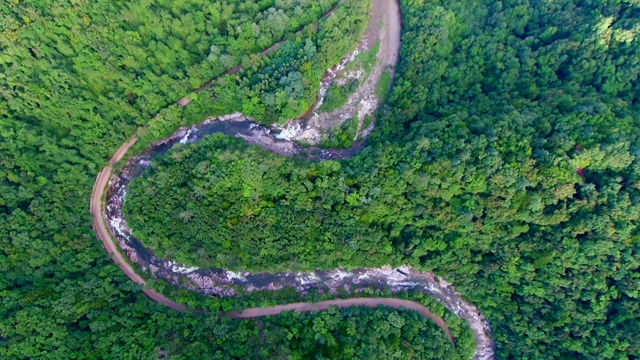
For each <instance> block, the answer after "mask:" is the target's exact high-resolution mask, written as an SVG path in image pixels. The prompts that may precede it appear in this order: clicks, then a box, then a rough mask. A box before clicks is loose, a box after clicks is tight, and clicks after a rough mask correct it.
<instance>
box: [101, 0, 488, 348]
mask: <svg viewBox="0 0 640 360" xmlns="http://www.w3.org/2000/svg"><path fill="white" fill-rule="evenodd" d="M373 2H374V7H375V6H376V4H380V3H383V2H381V1H379V0H377V1H373ZM394 2H395V1H394ZM396 4H397V3H396ZM398 17H399V14H398ZM399 21H400V19H398V22H399ZM398 37H399V34H398ZM180 105H183V104H180ZM186 105H187V104H184V105H183V106H186ZM215 133H222V134H225V135H228V136H234V137H239V138H242V139H244V140H245V141H247V142H248V143H251V144H254V145H257V146H260V147H262V148H264V149H266V150H269V151H271V152H274V153H276V154H279V155H282V156H288V157H293V156H297V157H302V158H305V159H307V160H310V161H321V160H327V159H346V158H348V157H350V156H352V155H353V154H355V153H358V152H359V151H361V150H362V148H363V142H359V143H357V144H355V145H354V146H353V147H352V148H349V149H346V150H329V149H319V148H301V147H299V146H298V145H297V144H295V143H293V142H292V141H289V140H282V139H278V138H276V137H275V136H274V135H273V134H272V132H271V130H270V129H268V128H265V127H263V126H261V125H260V124H258V123H257V122H255V121H253V120H252V119H249V118H247V117H245V116H243V115H242V114H239V113H236V114H231V115H227V116H223V117H218V118H211V119H207V120H206V121H204V122H203V123H201V124H197V125H193V126H191V127H189V128H181V129H179V130H178V131H176V132H175V133H174V134H173V135H172V136H170V137H168V138H166V139H163V140H161V141H158V142H155V143H153V144H151V145H150V146H149V147H148V148H146V149H145V150H144V151H142V152H141V153H140V154H139V155H136V156H131V157H129V158H128V159H127V160H126V163H125V165H124V166H122V167H121V168H120V169H119V171H118V172H117V173H113V165H114V164H115V163H117V162H119V161H120V160H121V159H122V158H123V157H124V155H125V154H126V152H127V151H128V150H129V148H130V147H131V146H133V145H134V144H135V142H136V141H137V138H136V137H135V136H134V137H132V138H131V140H130V141H128V142H125V143H124V144H123V145H122V146H121V147H120V148H119V149H118V151H116V153H115V154H114V156H113V157H112V158H111V160H110V161H109V164H108V165H107V166H106V167H105V168H104V169H103V170H102V171H101V172H100V173H99V174H98V177H97V178H96V182H95V184H94V189H93V194H92V197H91V203H90V210H91V213H92V215H93V223H94V229H95V231H96V233H97V236H98V238H99V239H100V240H101V241H102V243H103V246H104V248H105V250H106V251H107V253H109V254H112V258H113V260H114V261H115V262H116V263H117V264H118V265H119V266H120V268H121V269H122V270H123V272H124V273H125V274H126V275H127V276H128V277H129V278H130V279H131V280H132V281H134V282H136V283H138V284H140V285H142V286H143V287H144V286H145V285H146V281H145V280H144V278H142V277H141V276H140V275H139V274H137V273H136V272H135V270H134V269H133V268H132V266H131V265H130V264H129V262H128V261H127V259H128V260H129V261H130V262H133V263H136V264H139V265H140V266H142V269H143V271H145V272H146V271H149V272H150V273H151V277H153V278H164V279H166V280H167V281H169V282H170V283H171V284H172V285H175V286H182V287H184V288H187V289H190V290H193V291H198V292H200V293H202V294H205V295H211V296H236V295H237V290H238V289H242V291H243V292H246V293H251V292H253V291H256V290H269V291H275V290H279V289H282V288H285V287H293V288H295V289H296V291H298V292H300V293H302V294H304V293H306V292H307V291H309V290H311V289H318V290H320V291H326V292H331V293H336V292H337V291H338V289H339V288H344V289H347V290H348V289H350V288H352V287H356V288H358V289H364V288H366V287H388V288H390V289H391V290H392V291H393V292H398V291H404V290H418V291H421V292H423V293H425V294H428V295H430V296H432V297H434V298H435V299H437V300H438V301H440V302H442V303H443V304H444V305H445V307H446V308H447V309H448V310H449V311H451V312H453V313H454V314H456V315H457V316H458V317H460V318H461V319H463V320H465V321H466V322H467V323H468V325H469V327H470V328H471V329H472V331H473V332H474V341H475V344H476V349H475V356H474V358H475V359H494V358H495V352H494V343H493V340H492V338H491V335H492V334H491V329H490V326H489V324H488V322H487V321H486V319H485V317H484V316H483V315H482V314H481V313H480V311H479V309H478V308H477V307H475V306H473V305H471V304H469V303H467V302H466V301H464V299H463V298H462V296H461V295H460V294H459V293H458V292H457V291H456V290H455V288H454V287H453V286H452V285H451V284H449V283H448V282H446V281H445V280H444V279H442V278H440V277H438V276H436V275H435V274H433V273H430V272H426V273H422V272H417V271H413V270H412V269H411V268H410V267H408V266H403V267H400V268H396V269H393V268H391V267H383V268H371V269H367V268H361V269H356V270H350V271H346V270H344V269H340V268H339V269H333V270H315V271H310V272H295V273H294V272H291V271H287V272H283V273H274V274H272V273H250V272H232V271H228V270H226V269H198V268H189V267H186V266H183V265H181V264H176V263H174V262H172V261H170V260H166V259H159V258H157V257H155V255H154V254H153V251H151V250H149V249H147V248H145V247H144V246H143V245H142V243H141V242H140V241H139V240H138V239H136V238H135V236H133V235H132V233H131V229H129V227H128V226H127V224H126V221H125V217H124V214H123V213H122V205H123V204H124V201H125V197H126V192H127V185H128V184H129V182H130V181H131V179H133V178H135V177H137V176H140V175H141V174H142V173H143V172H144V170H145V169H146V168H147V167H148V166H149V164H150V163H151V161H152V160H153V159H154V158H155V157H157V156H159V155H162V154H164V153H166V152H167V151H168V150H169V149H171V147H173V146H174V145H175V144H177V143H181V144H187V143H192V142H196V141H199V140H200V139H202V138H203V137H204V136H207V135H210V134H215ZM105 191H106V197H105V200H104V203H103V195H104V194H105ZM103 205H104V206H103ZM114 239H115V242H114ZM118 247H119V248H120V249H121V250H122V251H123V252H124V253H125V254H126V257H127V259H125V258H124V256H123V255H122V254H121V252H120V251H119V249H118ZM142 291H143V292H144V293H145V294H146V295H147V296H148V297H149V298H151V299H152V300H154V301H156V302H158V303H161V304H164V305H166V306H168V307H170V308H172V309H175V310H178V311H184V310H186V309H187V308H186V306H184V305H181V304H178V303H176V302H174V301H172V300H170V299H168V298H166V297H165V296H163V295H162V294H160V293H158V292H156V291H154V290H152V289H144V288H143V289H142ZM331 305H335V306H339V307H346V306H354V305H358V306H369V307H376V306H378V305H384V306H390V307H395V308H400V307H402V308H407V309H410V310H415V311H418V312H419V313H420V314H422V315H423V316H425V317H427V318H429V319H431V320H433V321H434V322H435V323H436V324H438V325H439V326H440V327H441V328H442V329H443V330H444V331H445V332H446V333H447V335H448V336H449V339H450V340H451V341H452V342H453V338H452V337H451V334H450V332H449V329H448V328H447V327H446V324H445V323H444V321H443V320H442V319H441V318H439V317H436V316H434V315H433V314H431V313H430V312H429V310H428V309H427V308H426V307H424V306H422V305H421V304H419V303H416V302H412V301H407V300H400V299H394V298H358V299H345V300H330V301H324V302H320V303H316V304H309V303H296V304H288V305H280V306H275V307H269V308H253V309H246V310H244V311H242V312H240V313H236V312H231V313H227V314H225V315H227V316H230V317H232V318H250V317H260V316H268V315H276V314H279V313H281V312H282V311H290V310H295V311H312V310H325V309H326V308H328V307H329V306H331Z"/></svg>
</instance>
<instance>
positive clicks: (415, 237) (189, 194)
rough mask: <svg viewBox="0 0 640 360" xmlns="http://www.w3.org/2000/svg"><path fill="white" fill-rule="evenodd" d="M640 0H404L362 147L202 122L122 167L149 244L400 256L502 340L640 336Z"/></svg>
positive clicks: (260, 258)
mask: <svg viewBox="0 0 640 360" xmlns="http://www.w3.org/2000/svg"><path fill="white" fill-rule="evenodd" d="M639 12H640V9H639V8H638V5H637V4H633V3H626V2H625V3H613V2H609V3H608V2H600V3H581V4H576V3H573V2H568V1H565V2H554V3H531V4H529V3H527V2H497V3H496V2H486V3H481V2H475V3H474V6H469V4H468V3H467V2H466V1H453V2H447V3H444V2H443V3H440V2H438V1H430V2H427V1H425V2H423V1H416V2H405V3H404V6H403V24H404V35H403V48H402V52H403V56H402V58H401V64H400V65H399V68H398V72H399V76H398V78H397V80H396V84H395V87H394V89H393V91H392V93H391V94H390V99H389V101H388V104H387V105H386V106H384V107H383V108H382V109H381V110H380V112H379V120H378V131H376V132H375V133H374V134H373V138H372V139H371V141H370V146H369V147H368V148H367V149H365V150H364V151H363V153H362V154H361V155H359V156H356V157H354V158H353V159H351V160H348V161H344V162H333V161H329V162H321V163H315V164H314V163H308V162H304V161H300V160H290V159H283V158H281V157H278V156H276V155H273V154H270V153H267V152H265V151H262V150H259V149H255V148H251V147H247V146H246V145H243V144H242V143H239V142H238V141H235V140H230V139H223V138H220V137H213V138H211V139H208V140H205V141H203V142H201V143H200V144H193V145H189V146H186V147H183V148H178V149H176V150H174V151H173V152H171V153H170V154H169V155H168V156H166V157H165V158H162V159H159V160H158V161H157V162H156V163H155V164H154V165H153V168H152V171H150V172H149V174H147V176H146V177H145V178H143V179H138V180H136V181H134V183H133V185H132V192H131V194H130V196H129V200H128V202H127V209H126V210H127V213H128V214H129V219H130V222H131V225H132V227H133V228H134V231H136V232H137V233H138V234H139V235H140V237H141V238H142V239H143V240H144V241H146V242H147V243H148V244H150V245H151V246H153V247H155V248H156V249H158V251H159V252H160V253H161V254H164V255H167V256H170V257H172V258H175V259H180V260H184V261H186V262H188V263H192V264H198V265H217V266H220V265H223V266H229V267H232V268H250V269H271V270H274V269H275V270H277V269H282V268H283V267H293V268H315V267H321V268H331V267H335V266H338V265H346V266H377V265H382V264H386V263H392V264H395V265H397V264H404V263H407V264H411V265H413V266H415V267H418V268H421V269H425V270H433V271H435V272H436V273H437V274H440V275H442V276H444V277H445V278H446V279H450V280H451V281H453V282H454V284H456V285H457V286H458V288H459V289H461V291H462V293H463V294H465V296H467V297H468V298H469V299H470V300H471V301H473V302H474V303H476V304H478V305H479V306H480V307H481V308H482V310H483V311H484V312H485V314H486V315H487V316H488V318H489V321H490V322H491V324H492V326H493V328H494V334H495V338H496V340H497V341H498V346H499V354H500V353H501V352H502V353H503V354H510V356H513V357H515V358H579V357H594V358H603V357H604V358H611V357H620V356H625V355H629V354H635V355H637V354H638V353H639V352H640V342H639V341H638V338H637V336H636V335H635V333H636V329H637V328H638V325H639V322H638V317H639V316H640V309H639V306H638V301H637V298H638V296H639V293H638V291H639V289H638V283H639V281H638V280H639V277H640V273H639V272H638V268H639V267H640V257H639V251H640V243H639V239H640V236H639V235H638V231H637V226H636V224H637V221H638V218H639V216H640V208H638V200H639V195H640V193H639V191H638V190H640V182H639V178H638V176H639V172H638V170H639V164H638V159H637V155H638V154H639V152H638V131H639V130H638V126H639V125H640V124H639V122H640V106H639V105H638V94H640V81H639V80H638V72H639V71H640V54H639V51H640V46H639V41H640V40H638V38H637V37H636V36H637V35H638V31H639V30H640V21H638V14H639Z"/></svg>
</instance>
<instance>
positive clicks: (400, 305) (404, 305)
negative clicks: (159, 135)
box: [90, 0, 493, 359]
mask: <svg viewBox="0 0 640 360" xmlns="http://www.w3.org/2000/svg"><path fill="white" fill-rule="evenodd" d="M343 1H344V0H343ZM387 1H390V2H393V3H394V6H398V4H397V0H385V1H380V0H377V1H376V0H374V1H373V4H374V6H383V7H384V6H385V3H387ZM387 5H388V4H387ZM333 10H334V9H332V10H331V12H333ZM378 11H384V9H382V10H381V9H378ZM328 15H329V14H325V16H323V17H326V16H328ZM400 22H401V18H400V14H399V13H398V19H397V22H396V23H393V24H390V23H385V24H384V26H392V27H399V26H400ZM275 45H277V44H275ZM275 45H274V46H275ZM387 51H388V52H389V53H393V54H394V56H397V48H392V49H391V48H390V49H388V50H387ZM238 70H239V69H238V68H234V69H232V70H230V71H229V72H235V71H238ZM207 85H210V83H208V84H205V85H204V86H203V87H201V88H200V89H198V90H197V91H196V92H199V91H201V90H202V89H204V88H206V87H207ZM189 102H190V100H189V99H188V98H183V99H181V100H180V101H178V103H177V104H178V105H180V106H187V105H188V104H189ZM136 141H137V137H136V136H133V137H132V138H131V139H130V140H129V141H127V142H125V143H124V144H122V146H120V148H119V149H118V150H117V151H116V152H115V154H114V155H113V156H112V157H111V159H110V160H109V163H108V165H107V166H105V167H104V169H102V171H101V172H100V173H99V174H98V176H97V178H96V181H95V183H94V188H93V193H92V196H91V200H90V212H91V214H92V217H93V228H94V230H95V231H96V235H97V237H98V239H100V241H101V242H102V244H103V247H104V249H105V251H106V252H107V253H108V254H110V255H111V258H112V260H113V261H114V262H115V263H116V264H118V266H119V267H120V269H121V270H122V271H123V272H124V273H125V275H126V276H127V277H128V278H129V279H131V280H132V281H134V282H135V283H137V284H139V285H141V286H142V292H143V293H144V294H145V295H147V296H148V297H149V298H150V299H151V300H153V301H155V302H157V303H160V304H163V305H165V306H167V307H169V308H171V309H174V310H177V311H186V310H189V309H188V308H187V307H186V306H185V305H182V304H178V303H176V302H175V301H172V300H170V299H168V298H167V297H166V296H164V295H162V294H160V293H158V292H157V291H155V290H153V289H147V288H145V287H146V281H145V280H144V279H143V278H142V277H141V276H140V275H139V274H137V273H136V271H135V270H134V268H133V267H132V266H131V264H129V262H128V261H127V259H125V257H124V256H123V255H122V253H121V252H120V251H119V249H118V246H117V245H116V243H115V242H114V239H113V237H112V235H111V233H110V232H109V230H108V229H107V227H106V225H105V220H106V219H105V216H104V214H105V212H104V208H103V196H104V193H105V189H106V187H107V185H108V183H109V180H110V179H111V176H112V170H113V166H114V164H116V163H117V162H119V161H120V160H121V159H122V158H123V157H124V155H125V154H126V153H127V151H128V150H129V149H130V148H131V147H132V146H133V145H134V144H135V143H136ZM330 306H337V307H340V308H346V307H350V306H366V307H370V308H376V307H378V306H387V307H391V308H396V309H407V310H412V311H417V312H418V313H419V314H421V315H422V316H424V317H425V318H427V319H430V320H431V321H433V322H435V323H436V324H437V325H438V326H439V327H440V328H442V330H443V331H444V332H445V333H446V335H447V337H448V338H449V341H450V342H451V343H454V339H453V336H452V335H451V331H450V330H449V328H448V327H447V325H446V323H445V322H444V320H443V319H442V318H441V317H438V316H435V315H434V314H432V313H431V312H430V311H429V309H428V308H426V307H425V306H423V305H421V304H419V303H417V302H414V301H409V300H402V299H396V298H355V299H338V300H328V301H322V302H318V303H293V304H287V305H278V306H273V307H267V308H250V309H246V310H243V311H241V312H227V313H222V314H220V315H221V316H228V317H230V318H233V319H245V318H257V317H264V316H273V315H278V314H280V313H282V312H286V311H298V312H310V311H323V310H327V309H328V308H329V307H330ZM191 311H194V312H203V311H202V310H199V309H191ZM472 329H473V328H472ZM473 330H474V332H475V333H476V336H478V332H479V331H481V330H476V329H473ZM489 340H490V338H489ZM476 343H477V344H478V342H476ZM478 346H479V345H478ZM490 347H491V348H492V345H491V346H490ZM479 348H480V347H478V348H477V349H479ZM479 354H480V352H478V351H476V358H482V359H492V358H493V352H492V351H490V352H489V353H487V352H485V353H484V354H485V355H483V356H481V357H479V356H478V355H479ZM486 354H489V355H488V357H487V356H486Z"/></svg>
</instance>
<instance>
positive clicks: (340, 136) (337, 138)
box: [320, 116, 358, 149]
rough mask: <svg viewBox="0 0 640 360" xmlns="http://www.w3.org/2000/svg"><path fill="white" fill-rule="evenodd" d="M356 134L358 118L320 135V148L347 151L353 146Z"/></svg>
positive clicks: (353, 118)
mask: <svg viewBox="0 0 640 360" xmlns="http://www.w3.org/2000/svg"><path fill="white" fill-rule="evenodd" d="M357 132H358V118H357V117H355V116H354V117H352V118H351V119H349V120H347V121H345V122H344V123H342V124H340V125H336V126H335V127H333V128H331V129H329V130H327V131H326V133H324V134H322V141H321V142H320V147H324V148H333V149H347V148H349V147H351V145H353V141H354V139H355V137H356V133H357Z"/></svg>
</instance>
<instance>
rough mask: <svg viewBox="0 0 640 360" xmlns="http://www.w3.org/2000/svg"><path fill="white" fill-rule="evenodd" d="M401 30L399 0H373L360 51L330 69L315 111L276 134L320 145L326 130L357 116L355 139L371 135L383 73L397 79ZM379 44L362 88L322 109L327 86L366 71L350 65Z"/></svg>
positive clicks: (324, 80)
mask: <svg viewBox="0 0 640 360" xmlns="http://www.w3.org/2000/svg"><path fill="white" fill-rule="evenodd" d="M401 29H402V17H401V14H400V5H399V4H398V2H397V0H373V6H372V8H371V17H370V20H369V25H368V27H367V30H366V31H365V33H364V36H363V39H362V41H361V42H360V44H358V48H357V49H356V51H355V52H354V53H352V54H351V55H350V56H347V57H346V58H345V59H344V60H343V61H342V62H341V63H340V64H339V65H338V66H336V67H334V68H333V69H329V70H328V72H327V74H326V75H325V78H324V79H323V80H322V82H321V84H320V92H319V99H320V100H319V101H318V103H317V104H316V105H315V106H314V108H313V109H312V111H311V112H310V113H309V114H308V115H306V116H305V117H303V118H301V119H297V120H292V121H290V122H288V123H287V124H286V125H285V126H277V125H276V126H274V127H273V129H274V130H275V131H277V132H279V134H278V135H276V136H277V137H278V138H281V139H288V140H296V141H302V142H305V143H308V144H312V145H316V144H318V143H320V141H321V138H322V134H323V133H324V132H325V131H326V130H328V129H331V128H333V127H335V126H338V125H340V124H342V123H344V122H345V121H347V120H349V119H350V118H352V117H354V116H355V117H357V118H358V121H359V125H358V131H357V132H356V136H355V138H354V141H355V140H356V139H358V138H365V137H366V136H368V135H369V133H370V132H371V130H372V129H373V126H374V123H373V122H371V123H370V124H368V125H367V126H366V127H365V126H364V125H365V119H366V117H367V116H372V115H373V113H374V111H375V110H376V109H377V108H378V105H379V103H380V99H379V96H378V94H377V93H376V90H377V87H378V83H379V82H380V78H381V76H382V74H383V73H384V72H385V71H388V72H389V74H390V76H391V77H392V78H393V75H394V68H395V66H396V64H397V63H398V57H399V53H400V35H401ZM378 43H379V44H380V48H379V50H378V54H377V62H376V65H375V67H374V68H373V70H372V71H371V72H370V73H369V75H368V76H367V77H366V79H364V81H362V84H361V85H360V87H358V89H357V90H356V91H355V92H354V93H353V94H351V96H350V97H349V100H348V101H347V104H345V105H344V106H342V107H340V108H338V109H335V110H333V111H330V112H320V111H319V109H320V106H321V105H322V101H323V99H324V96H325V94H326V92H327V89H329V87H330V86H331V84H332V83H333V82H336V83H343V82H345V81H348V79H349V78H353V77H357V76H358V75H359V74H360V75H361V74H362V72H361V69H356V70H355V71H348V70H347V69H346V65H347V64H348V63H349V62H351V61H353V59H354V58H355V57H356V56H357V55H358V54H360V53H363V52H366V51H368V50H369V49H370V48H371V47H372V46H374V45H375V44H378ZM358 70H360V71H358Z"/></svg>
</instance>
